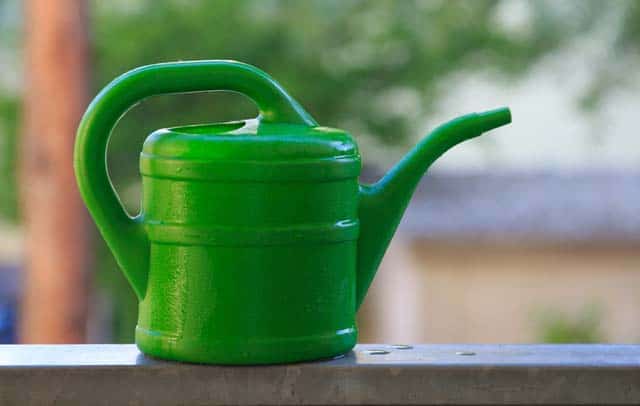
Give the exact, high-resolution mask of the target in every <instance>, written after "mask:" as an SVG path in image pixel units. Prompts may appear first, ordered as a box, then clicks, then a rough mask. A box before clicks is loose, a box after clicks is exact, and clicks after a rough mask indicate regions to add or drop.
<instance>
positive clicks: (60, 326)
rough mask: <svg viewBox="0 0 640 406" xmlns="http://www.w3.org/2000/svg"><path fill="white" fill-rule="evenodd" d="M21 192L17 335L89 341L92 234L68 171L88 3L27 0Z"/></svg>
mask: <svg viewBox="0 0 640 406" xmlns="http://www.w3.org/2000/svg"><path fill="white" fill-rule="evenodd" d="M23 4H24V8H25V10H24V18H25V24H24V26H25V41H24V52H25V64H24V66H25V86H26V88H25V96H24V116H23V133H22V140H21V150H20V192H21V206H22V215H23V219H24V229H25V249H26V250H25V252H26V258H25V268H24V279H23V282H24V284H23V286H24V292H23V302H22V305H21V312H20V326H19V340H20V341H21V342H23V343H81V342H85V341H86V314H87V311H86V308H87V283H86V281H87V278H86V268H87V264H88V259H89V248H90V247H89V238H88V237H89V235H88V229H87V217H86V215H85V209H84V207H83V205H82V202H81V200H80V197H79V194H78V190H77V188H76V182H75V179H74V175H73V164H72V162H73V159H72V157H73V142H74V138H75V132H76V128H77V125H78V122H79V120H80V117H81V115H82V112H83V111H84V109H85V107H86V102H87V83H88V76H87V63H88V56H87V49H88V45H87V43H88V38H87V32H86V3H85V1H84V0H56V1H51V0H25V1H24V3H23Z"/></svg>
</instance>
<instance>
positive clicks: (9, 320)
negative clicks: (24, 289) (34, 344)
mask: <svg viewBox="0 0 640 406" xmlns="http://www.w3.org/2000/svg"><path fill="white" fill-rule="evenodd" d="M15 342H16V302H15V300H4V301H3V302H1V303H0V344H13V343H15Z"/></svg>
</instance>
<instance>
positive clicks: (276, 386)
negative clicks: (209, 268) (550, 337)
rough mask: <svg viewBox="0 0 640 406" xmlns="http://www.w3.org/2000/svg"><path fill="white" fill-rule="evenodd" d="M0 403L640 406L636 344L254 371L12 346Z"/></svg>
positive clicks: (425, 353) (451, 350)
mask: <svg viewBox="0 0 640 406" xmlns="http://www.w3.org/2000/svg"><path fill="white" fill-rule="evenodd" d="M0 404H1V405H12V404H15V405H32V404H43V405H53V404H55V405H58V404H60V405H223V404H224V405H239V404H246V405H249V404H250V405H293V404H304V405H351V404H353V405H355V404H359V405H380V404H391V405H417V404H429V405H430V404H445V405H451V404H476V405H479V404H554V405H557V404H571V405H573V404H640V345H415V346H413V347H411V346H392V345H359V346H357V347H356V348H355V350H354V351H352V352H351V353H349V354H347V355H345V356H344V357H341V358H336V359H333V360H326V361H320V362H309V363H300V364H290V365H275V366H246V367H231V366H205V365H194V364H183V363H177V362H164V361H158V360H153V359H150V358H147V357H145V356H143V355H142V354H140V353H139V352H138V350H137V349H136V347H135V346H133V345H5V346H0Z"/></svg>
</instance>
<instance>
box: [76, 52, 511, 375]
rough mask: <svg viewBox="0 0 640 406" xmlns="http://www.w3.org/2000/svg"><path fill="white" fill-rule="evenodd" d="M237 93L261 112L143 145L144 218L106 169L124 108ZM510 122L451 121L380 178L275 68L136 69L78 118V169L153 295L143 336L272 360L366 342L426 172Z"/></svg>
mask: <svg viewBox="0 0 640 406" xmlns="http://www.w3.org/2000/svg"><path fill="white" fill-rule="evenodd" d="M203 91H231V92H237V93H241V94H244V95H246V96H247V97H249V98H250V99H251V100H253V101H254V102H255V104H256V105H257V107H258V110H259V113H260V114H259V115H258V117H257V118H255V119H252V120H244V121H234V122H226V123H215V124H205V125H190V126H184V127H175V128H169V129H161V130H157V131H155V132H154V133H152V134H151V135H150V136H149V137H148V138H147V139H146V141H145V143H144V146H143V148H142V153H141V155H140V172H141V174H142V185H143V193H142V206H141V207H142V209H141V211H140V214H138V215H137V216H135V217H130V216H129V215H128V214H127V212H126V211H125V210H124V209H123V207H122V204H121V203H120V201H119V199H118V197H117V196H116V194H115V192H114V189H113V186H112V185H111V182H110V180H109V175H108V173H107V168H106V163H105V162H106V161H105V153H106V149H107V143H108V140H109V135H110V133H111V130H112V129H113V127H114V125H115V124H116V122H117V121H118V119H119V118H120V117H121V116H122V115H123V114H124V113H125V112H126V111H127V110H128V109H129V108H131V107H132V106H134V105H135V104H136V103H138V102H139V101H141V100H142V99H145V98H147V97H149V96H153V95H159V94H167V93H186V92H203ZM510 121H511V115H510V112H509V110H508V109H507V108H501V109H497V110H492V111H488V112H485V113H480V114H469V115H466V116H462V117H459V118H457V119H455V120H453V121H450V122H448V123H446V124H444V125H442V126H441V127H439V128H437V129H436V130H434V131H433V132H432V133H431V134H429V135H428V136H427V137H426V138H425V139H423V140H422V141H421V142H420V143H419V144H418V145H417V146H416V147H415V148H414V149H413V150H412V151H411V152H409V154H408V155H407V156H406V157H404V159H402V161H400V162H399V163H398V164H397V165H396V166H395V167H394V168H393V169H391V171H390V172H389V173H387V174H386V175H385V176H384V177H383V178H382V179H381V180H380V181H379V182H377V183H375V184H373V185H360V184H358V176H359V174H360V168H361V163H360V154H359V153H358V148H357V146H356V143H355V142H354V140H353V139H352V138H351V136H350V135H349V134H347V133H346V132H344V131H342V130H338V129H334V128H328V127H321V126H319V125H318V124H317V123H316V122H315V120H314V119H313V118H312V117H311V116H310V115H309V114H308V113H307V112H306V111H305V110H304V109H303V108H302V107H301V106H300V105H299V104H298V103H297V102H296V101H295V100H293V99H292V98H291V96H289V95H288V94H287V93H286V92H285V90H284V89H283V88H282V87H281V86H280V85H279V84H278V83H277V82H276V81H275V80H273V79H272V78H271V77H269V76H268V75H267V74H266V73H264V72H262V71H261V70H259V69H257V68H255V67H253V66H250V65H246V64H243V63H239V62H234V61H216V60H213V61H193V62H175V63H163V64H157V65H150V66H144V67H141V68H138V69H134V70H132V71H130V72H128V73H125V74H124V75H122V76H120V77H119V78H117V79H115V80H114V81H113V82H111V84H109V85H108V86H107V87H106V88H104V89H103V90H102V91H101V92H100V94H98V96H97V97H96V98H95V99H94V100H93V102H92V103H91V105H90V106H89V108H88V109H87V112H86V113H85V115H84V117H83V118H82V122H81V123H80V128H79V129H78V136H77V139H76V145H75V171H76V177H77V179H78V185H79V188H80V192H81V194H82V197H83V198H84V201H85V202H86V204H87V207H88V209H89V212H90V213H91V215H92V216H93V218H94V220H95V222H96V224H97V225H98V229H99V230H100V232H101V233H102V236H103V237H104V239H105V240H106V242H107V244H108V246H109V248H110V249H111V251H112V252H113V255H114V256H115V258H116V260H117V262H118V264H119V265H120V267H121V268H122V270H123V271H124V274H125V275H126V277H127V279H128V280H129V282H130V283H131V286H132V287H133V290H134V291H135V293H136V295H137V297H138V299H139V301H140V305H139V320H138V325H137V327H136V344H137V345H138V347H139V348H140V350H141V351H142V352H144V353H145V354H148V355H151V356H155V357H158V358H163V359H170V360H179V361H187V362H198V363H214V364H270V363H283V362H294V361H303V360H313V359H320V358H327V357H332V356H336V355H339V354H343V353H345V352H348V351H349V350H350V349H351V348H352V347H353V346H354V345H355V343H356V338H357V330H356V325H355V314H356V311H357V310H358V307H359V306H360V304H361V303H362V300H363V299H364V297H365V294H366V292H367V289H368V288H369V285H370V283H371V280H372V279H373V277H374V275H375V273H376V269H377V267H378V265H379V264H380V261H381V260H382V257H383V255H384V252H385V250H386V248H387V245H388V244H389V241H390V240H391V237H392V236H393V233H394V231H395V230H396V227H397V225H398V223H399V221H400V218H401V217H402V213H403V211H404V209H405V207H406V206H407V203H408V201H409V199H410V197H411V194H412V193H413V190H414V189H415V187H416V185H417V183H418V181H419V180H420V178H421V176H422V175H423V173H424V172H425V171H426V170H427V168H428V167H429V166H430V165H431V163H432V162H433V161H434V160H435V159H436V158H438V157H439V156H440V155H441V154H443V153H444V152H445V151H447V150H448V149H449V148H451V147H453V146H454V145H456V144H458V143H460V142H462V141H464V140H467V139H469V138H473V137H476V136H478V135H480V134H482V133H483V132H485V131H488V130H491V129H493V128H496V127H499V126H502V125H504V124H507V123H509V122H510Z"/></svg>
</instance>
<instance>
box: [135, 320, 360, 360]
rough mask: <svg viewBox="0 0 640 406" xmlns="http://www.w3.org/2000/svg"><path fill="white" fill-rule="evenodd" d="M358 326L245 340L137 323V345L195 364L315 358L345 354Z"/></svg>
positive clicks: (353, 342) (149, 352) (155, 355)
mask: <svg viewBox="0 0 640 406" xmlns="http://www.w3.org/2000/svg"><path fill="white" fill-rule="evenodd" d="M357 335H358V333H357V330H356V329H355V328H347V329H342V330H338V331H336V332H334V333H330V334H323V335H313V336H302V337H295V338H291V337H287V338H282V339H278V338H272V337H269V338H263V339H260V338H252V339H251V340H250V342H247V341H246V340H229V341H223V340H216V341H215V342H211V341H204V340H201V339H198V338H185V337H175V336H172V335H167V334H163V333H159V332H155V331H149V330H146V329H144V328H141V327H140V326H138V327H136V345H137V346H138V349H139V350H140V351H141V352H142V353H144V354H145V355H148V356H151V357H153V358H159V359H163V360H171V361H182V362H190V363H197V364H217V365H259V364H284V363H292V362H302V361H315V360H320V359H327V358H332V357H335V356H338V355H342V354H345V353H347V352H349V351H351V349H352V348H353V347H354V346H355V345H356V341H357Z"/></svg>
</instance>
